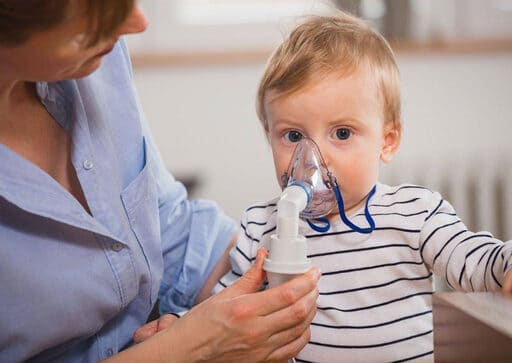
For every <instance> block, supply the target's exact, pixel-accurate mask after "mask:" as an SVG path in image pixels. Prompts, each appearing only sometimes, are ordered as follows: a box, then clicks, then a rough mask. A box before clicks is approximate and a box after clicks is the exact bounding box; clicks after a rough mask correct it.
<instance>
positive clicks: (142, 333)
mask: <svg viewBox="0 0 512 363" xmlns="http://www.w3.org/2000/svg"><path fill="white" fill-rule="evenodd" d="M176 319H178V318H177V317H176V316H175V315H172V314H164V315H162V316H160V317H159V318H158V319H156V320H153V321H151V322H149V323H147V324H145V325H143V326H141V327H140V328H139V329H137V330H136V331H135V333H134V334H133V341H134V342H135V343H141V342H143V341H144V340H146V339H148V338H150V337H152V336H153V335H155V334H156V333H158V332H159V331H162V330H164V329H165V328H167V327H169V326H170V325H171V324H172V323H173V322H174V321H175V320H176Z"/></svg>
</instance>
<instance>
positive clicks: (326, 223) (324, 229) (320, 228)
mask: <svg viewBox="0 0 512 363" xmlns="http://www.w3.org/2000/svg"><path fill="white" fill-rule="evenodd" d="M306 221H307V222H308V224H309V226H310V227H311V229H313V230H315V231H317V232H320V233H325V232H327V231H328V230H329V228H331V224H330V223H329V220H328V219H327V217H320V218H315V221H318V222H322V223H324V225H323V226H317V225H316V224H313V222H311V220H309V219H306Z"/></svg>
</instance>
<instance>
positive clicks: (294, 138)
mask: <svg viewBox="0 0 512 363" xmlns="http://www.w3.org/2000/svg"><path fill="white" fill-rule="evenodd" d="M303 137H304V136H302V134H301V133H300V132H298V131H288V132H287V133H286V134H284V138H285V139H286V140H288V141H290V142H299V141H300V140H302V138H303Z"/></svg>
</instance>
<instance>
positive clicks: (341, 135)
mask: <svg viewBox="0 0 512 363" xmlns="http://www.w3.org/2000/svg"><path fill="white" fill-rule="evenodd" d="M350 135H352V132H351V131H350V129H348V128H346V127H342V128H341V129H337V130H336V137H337V138H338V139H340V140H346V139H348V138H349V137H350Z"/></svg>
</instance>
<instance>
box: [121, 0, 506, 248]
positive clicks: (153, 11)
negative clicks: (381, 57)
mask: <svg viewBox="0 0 512 363" xmlns="http://www.w3.org/2000/svg"><path fill="white" fill-rule="evenodd" d="M141 3H142V5H143V7H144V9H145V12H146V14H147V16H148V18H149V21H150V26H149V28H148V30H147V32H146V33H144V34H142V35H137V36H130V37H128V43H129V46H130V48H131V52H132V60H133V63H134V77H135V82H136V85H137V88H138V91H139V94H140V98H141V102H142V105H143V107H144V110H145V113H146V117H147V119H148V122H149V124H150V126H151V129H152V132H153V136H154V139H155V141H156V143H157V144H158V146H159V148H160V151H161V153H162V157H163V159H164V160H165V163H166V165H167V166H168V168H169V170H170V171H171V172H172V173H173V174H174V175H175V176H176V178H177V179H180V180H182V181H184V182H185V183H186V184H187V185H188V187H189V191H190V195H191V197H193V198H208V199H214V200H216V201H217V202H218V203H219V204H220V205H221V206H222V208H223V209H224V210H225V211H226V213H227V214H228V215H230V216H232V217H233V218H235V219H238V218H239V216H240V214H241V213H242V211H243V210H244V209H245V208H246V207H247V206H249V205H250V204H253V203H255V202H262V201H266V200H268V199H271V198H273V197H276V196H277V195H278V194H279V192H280V190H279V187H278V184H277V180H276V177H275V175H274V169H273V163H272V158H271V153H270V148H269V147H268V145H267V142H266V140H265V138H264V135H263V132H262V130H261V127H260V125H259V121H258V119H257V117H256V113H255V110H254V100H255V94H256V88H257V84H258V81H259V78H260V76H261V74H262V71H263V68H264V65H265V62H266V59H267V57H268V56H269V55H270V52H271V51H272V49H273V48H274V47H275V46H276V45H277V44H279V42H280V41H281V40H282V39H283V37H285V35H286V34H287V33H288V31H289V30H290V29H291V28H292V27H293V26H294V25H295V24H297V22H300V20H301V16H303V15H308V14H313V13H329V12H333V11H334V9H336V8H341V9H345V10H348V11H350V12H352V13H355V14H357V15H359V16H361V17H363V18H364V19H366V20H367V21H368V22H370V23H371V24H372V25H373V26H375V27H376V28H378V29H379V30H380V31H381V32H382V33H383V34H384V35H385V36H386V37H387V39H388V40H389V41H390V42H391V45H392V47H393V49H394V51H395V53H396V56H397V59H398V63H399V67H400V70H401V79H402V92H403V93H402V95H403V109H402V110H403V124H404V130H403V142H402V146H401V148H400V151H399V152H398V154H397V156H396V158H395V159H394V160H393V162H392V163H391V164H390V165H385V166H383V168H382V178H381V180H382V181H383V182H386V183H390V184H396V183H402V182H412V183H419V184H423V185H427V186H429V187H431V188H433V189H435V190H438V191H440V192H441V193H442V194H443V196H445V198H446V199H448V200H450V201H451V202H452V204H453V205H454V206H455V208H456V209H457V211H458V213H459V214H460V215H461V217H462V218H463V220H464V221H465V222H466V224H467V225H468V226H470V227H471V228H472V229H475V230H477V229H478V230H481V229H485V230H487V231H490V232H492V233H493V234H495V235H496V236H497V237H499V238H502V239H512V223H510V222H511V221H512V140H511V136H512V0H337V1H327V0H325V1H312V0H309V1H308V0H146V1H144V0H142V1H141ZM340 157H343V156H342V155H341V156H340ZM507 222H508V223H507Z"/></svg>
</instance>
